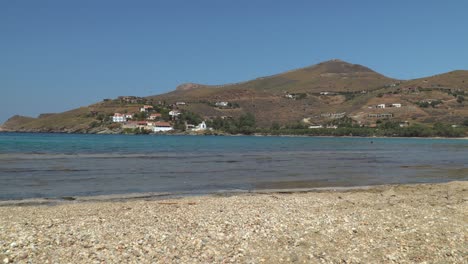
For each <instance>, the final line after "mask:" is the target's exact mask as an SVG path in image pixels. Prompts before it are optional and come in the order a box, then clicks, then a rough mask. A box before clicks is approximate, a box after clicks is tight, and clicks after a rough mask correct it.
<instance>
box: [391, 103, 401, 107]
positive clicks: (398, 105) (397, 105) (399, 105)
mask: <svg viewBox="0 0 468 264" xmlns="http://www.w3.org/2000/svg"><path fill="white" fill-rule="evenodd" d="M392 107H396V108H400V107H401V104H392Z"/></svg>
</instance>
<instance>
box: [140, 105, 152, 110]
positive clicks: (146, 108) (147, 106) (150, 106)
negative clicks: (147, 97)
mask: <svg viewBox="0 0 468 264" xmlns="http://www.w3.org/2000/svg"><path fill="white" fill-rule="evenodd" d="M151 110H153V106H152V105H144V106H143V107H141V108H140V112H148V111H151Z"/></svg>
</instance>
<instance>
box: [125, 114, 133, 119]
mask: <svg viewBox="0 0 468 264" xmlns="http://www.w3.org/2000/svg"><path fill="white" fill-rule="evenodd" d="M125 118H126V119H127V120H128V119H133V113H130V114H125Z"/></svg>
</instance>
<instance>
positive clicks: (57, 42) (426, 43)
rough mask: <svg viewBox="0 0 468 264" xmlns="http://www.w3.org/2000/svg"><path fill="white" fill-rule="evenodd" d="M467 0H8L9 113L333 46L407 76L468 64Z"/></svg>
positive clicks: (142, 92)
mask: <svg viewBox="0 0 468 264" xmlns="http://www.w3.org/2000/svg"><path fill="white" fill-rule="evenodd" d="M467 10H468V1H466V0H459V1H457V0H453V1H440V0H439V1H432V0H426V1H424V0H412V1H408V0H392V1H374V0H368V1H358V0H353V1H348V0H342V1H333V0H330V1H326V0H317V1H273V0H270V1H255V0H236V1H228V0H225V1H223V0H211V1H207V0H197V1H191V0H187V1H177V0H170V1H169V0H167V1H157V0H154V1H130V0H128V1H118V0H109V1H106V0H99V1H95V0H90V1H86V0H79V1H67V0H57V1H46V0H41V1H36V0H30V1H25V0H15V1H13V0H11V1H9V0H0V89H1V96H0V123H2V122H3V121H5V120H6V119H7V118H8V117H10V116H12V115H14V114H21V115H29V116H36V115H38V114H39V113H45V112H61V111H65V110H68V109H72V108H76V107H79V106H84V105H89V104H92V103H94V102H97V101H100V100H102V99H103V98H114V97H117V96H119V95H139V96H146V95H154V94H160V93H163V92H167V91H171V90H173V89H174V88H175V87H176V86H177V85H179V84H181V83H184V82H196V83H204V84H222V83H230V82H236V81H243V80H249V79H252V78H256V77H260V76H265V75H271V74H275V73H279V72H282V71H286V70H290V69H294V68H299V67H304V66H308V65H312V64H316V63H319V62H321V61H324V60H329V59H333V58H339V59H342V60H345V61H348V62H351V63H358V64H362V65H365V66H368V67H370V68H372V69H374V70H376V71H378V72H380V73H383V74H385V75H387V76H390V77H394V78H400V79H410V78H416V77H424V76H428V75H433V74H436V73H442V72H447V71H451V70H455V69H468V28H467V26H468V15H467Z"/></svg>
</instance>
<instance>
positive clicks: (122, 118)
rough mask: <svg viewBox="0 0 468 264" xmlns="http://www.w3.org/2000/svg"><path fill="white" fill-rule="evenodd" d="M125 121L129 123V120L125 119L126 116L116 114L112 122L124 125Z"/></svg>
mask: <svg viewBox="0 0 468 264" xmlns="http://www.w3.org/2000/svg"><path fill="white" fill-rule="evenodd" d="M125 121H127V119H126V118H125V115H124V114H120V113H114V116H113V117H112V122H116V123H123V122H125Z"/></svg>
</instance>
